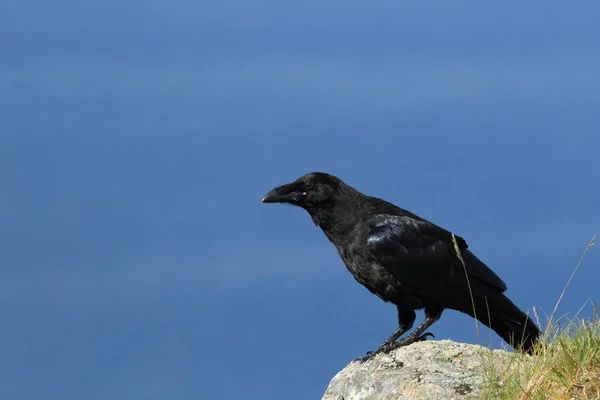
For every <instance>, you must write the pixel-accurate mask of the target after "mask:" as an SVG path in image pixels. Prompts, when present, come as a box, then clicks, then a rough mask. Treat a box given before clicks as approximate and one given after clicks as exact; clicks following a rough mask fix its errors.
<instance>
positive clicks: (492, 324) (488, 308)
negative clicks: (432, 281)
mask: <svg viewBox="0 0 600 400" xmlns="http://www.w3.org/2000/svg"><path fill="white" fill-rule="evenodd" d="M473 304H474V305H475V309H474V310H475V312H473ZM468 308H469V310H466V309H465V310H461V311H463V312H466V313H467V314H469V315H471V316H472V317H475V318H477V319H478V320H479V321H480V322H482V323H483V324H484V325H486V326H487V327H489V328H491V329H492V330H493V331H494V332H496V333H497V334H498V335H499V336H500V337H501V338H502V339H504V340H505V341H506V342H507V343H508V344H510V345H511V346H512V347H513V348H515V349H522V350H523V351H526V352H527V353H529V354H531V353H532V352H533V348H534V345H535V343H536V342H537V341H538V340H539V339H540V337H541V332H540V330H539V329H538V327H537V326H536V325H535V323H534V322H533V320H532V319H531V317H530V316H528V315H526V314H525V313H524V312H523V311H521V310H520V309H519V308H518V307H517V306H516V305H515V304H514V303H513V302H512V301H510V299H508V297H506V296H505V295H504V294H503V293H493V294H491V295H488V296H475V298H474V299H473V303H472V304H471V306H470V307H468Z"/></svg>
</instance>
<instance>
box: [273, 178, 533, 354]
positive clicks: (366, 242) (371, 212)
mask: <svg viewBox="0 0 600 400" xmlns="http://www.w3.org/2000/svg"><path fill="white" fill-rule="evenodd" d="M262 202H263V203H288V204H291V205H294V206H299V207H302V208H303V209H305V210H306V211H307V212H308V213H309V214H310V216H311V217H312V220H313V221H314V223H315V224H316V225H317V226H318V227H320V228H321V229H322V230H323V232H324V233H325V235H326V236H327V238H328V239H329V241H331V242H332V243H333V245H334V246H335V247H336V249H337V251H338V254H339V255H340V257H341V258H342V260H343V262H344V264H345V265H346V267H347V268H348V270H349V271H350V272H351V273H352V275H353V276H354V278H355V279H356V280H357V281H358V282H359V283H361V284H362V285H364V286H365V287H366V288H367V289H368V290H369V291H371V292H372V293H374V294H375V295H377V296H378V297H380V298H381V299H382V300H383V301H384V302H390V303H392V304H394V305H396V308H397V311H398V329H397V330H396V331H395V332H394V333H393V334H392V335H391V336H390V337H389V338H387V339H386V340H385V341H384V342H383V344H381V346H380V347H379V348H378V349H377V350H376V351H369V352H368V353H367V356H366V357H364V358H363V360H366V359H368V358H369V357H372V356H373V355H374V354H377V353H381V352H383V353H387V352H389V351H391V350H393V349H396V348H398V347H400V346H406V345H409V344H411V343H414V342H416V341H421V340H425V339H426V338H427V336H433V335H432V334H431V333H424V332H425V331H426V330H427V328H429V327H430V326H431V325H432V324H433V323H435V322H436V321H437V320H438V319H439V318H440V317H441V315H442V312H443V311H444V309H446V308H449V309H452V310H457V311H460V312H463V313H465V314H468V315H470V316H472V317H474V318H476V319H478V320H479V321H481V322H482V323H483V324H485V325H486V326H488V327H490V328H491V329H492V330H494V331H495V332H496V333H497V334H498V335H499V336H500V337H502V339H504V340H505V341H506V342H507V343H509V344H510V345H511V346H513V347H514V348H516V349H520V350H524V351H526V352H528V353H530V354H531V353H532V352H533V348H534V344H535V342H536V341H537V340H539V338H540V336H541V332H540V330H539V329H538V328H537V326H536V325H535V324H534V323H533V321H532V320H531V319H530V318H529V317H528V316H527V315H526V314H525V313H523V312H522V311H521V310H520V309H519V308H518V307H517V306H516V305H515V304H514V303H513V302H512V301H510V300H509V299H508V298H507V297H506V296H505V295H504V292H505V291H506V289H507V287H506V284H505V283H504V282H503V281H502V279H500V278H499V277H498V275H496V274H495V273H494V272H493V271H492V270H491V269H490V268H488V267H487V266H486V265H485V264H484V263H483V262H481V261H480V260H479V258H477V257H476V256H475V255H474V254H473V253H472V252H471V251H470V250H469V249H468V246H467V243H466V241H465V240H464V239H463V238H461V237H459V236H455V235H454V234H453V233H451V232H449V231H447V230H445V229H443V228H441V227H439V226H437V225H435V224H433V223H431V222H429V221H427V220H425V219H423V218H421V217H419V216H417V215H415V214H413V213H411V212H409V211H407V210H404V209H402V208H400V207H397V206H395V205H393V204H391V203H389V202H387V201H385V200H382V199H380V198H377V197H372V196H368V195H365V194H363V193H361V192H359V191H358V190H356V189H354V188H353V187H351V186H349V185H347V184H345V183H344V182H342V181H341V180H340V179H339V178H338V177H336V176H333V175H330V174H327V173H324V172H313V173H309V174H306V175H304V176H302V177H300V178H298V179H297V180H295V181H294V182H292V183H289V184H286V185H282V186H278V187H275V188H274V189H273V190H271V191H270V192H268V193H267V194H266V195H265V196H264V198H263V199H262ZM421 309H424V311H425V320H424V321H423V322H422V323H421V324H420V325H419V326H418V327H417V328H415V329H414V330H413V331H412V332H411V333H410V334H408V335H407V336H406V337H405V338H403V339H400V340H398V339H399V338H400V337H401V336H402V335H403V334H404V333H406V332H408V331H409V330H410V329H411V328H412V326H413V324H414V321H415V318H416V314H415V310H421Z"/></svg>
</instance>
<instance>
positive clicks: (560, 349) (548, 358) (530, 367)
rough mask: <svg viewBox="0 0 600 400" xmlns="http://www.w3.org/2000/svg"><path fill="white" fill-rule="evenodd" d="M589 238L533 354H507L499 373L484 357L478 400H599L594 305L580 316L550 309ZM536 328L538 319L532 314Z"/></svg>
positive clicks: (599, 332)
mask: <svg viewBox="0 0 600 400" xmlns="http://www.w3.org/2000/svg"><path fill="white" fill-rule="evenodd" d="M594 242H595V235H594V237H593V238H592V240H591V241H590V243H589V244H588V245H587V247H586V249H585V251H584V253H583V255H582V257H581V259H580V260H579V263H578V264H577V266H576V267H575V269H574V270H573V273H572V274H571V277H570V278H569V280H568V281H567V283H566V285H565V288H564V289H563V291H562V293H561V295H560V296H559V299H558V301H557V303H556V305H555V307H554V310H553V311H552V313H551V314H550V316H548V317H546V319H547V322H546V324H545V329H543V331H544V339H543V340H542V341H540V343H539V344H538V346H537V347H536V349H535V352H534V355H533V356H529V355H525V354H522V353H517V352H511V353H510V363H509V365H508V367H507V368H504V367H503V368H502V369H499V368H498V367H497V366H496V365H494V364H493V362H492V361H491V360H492V359H491V357H489V358H488V360H489V362H487V363H486V374H485V382H484V387H483V394H482V398H483V399H498V400H509V399H510V400H513V399H523V400H525V399H533V400H538V399H539V400H546V399H553V400H554V399H556V400H563V399H565V400H566V399H600V318H599V316H598V312H597V309H596V307H595V306H594V305H593V304H591V306H592V307H593V310H592V311H593V312H592V316H591V317H589V318H580V317H579V315H580V314H581V312H582V311H583V309H584V308H585V307H587V306H590V304H585V305H584V306H583V307H582V308H581V309H580V310H578V312H577V313H576V314H575V316H574V317H572V318H567V317H566V316H565V317H562V318H559V319H557V318H555V314H556V310H557V309H558V306H559V305H560V302H561V301H562V299H563V296H564V294H565V293H566V291H567V288H568V287H569V284H570V283H571V280H572V278H573V276H574V275H575V273H576V272H577V269H578V268H579V266H580V265H581V262H582V261H583V259H584V257H585V255H586V254H587V252H588V251H589V250H590V249H591V248H592V246H593V245H594ZM534 314H535V318H536V320H537V324H538V326H542V325H541V324H540V320H539V316H538V314H537V312H535V310H534Z"/></svg>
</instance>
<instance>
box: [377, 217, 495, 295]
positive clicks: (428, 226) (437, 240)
mask: <svg viewBox="0 0 600 400" xmlns="http://www.w3.org/2000/svg"><path fill="white" fill-rule="evenodd" d="M368 225H369V227H368V231H367V247H368V249H369V251H370V252H371V254H372V255H373V256H374V257H375V258H376V259H377V261H378V262H379V263H380V264H381V265H382V266H383V267H384V268H386V269H387V270H388V271H389V272H390V273H391V274H392V275H394V277H396V279H398V280H399V281H400V282H401V283H404V284H406V285H407V286H411V287H413V288H416V289H418V290H419V291H422V290H427V288H431V290H437V289H435V288H437V287H438V285H439V282H446V283H447V284H450V283H451V282H452V283H457V282H459V283H460V284H461V285H462V284H465V283H466V279H465V278H464V267H463V264H462V262H461V260H460V258H459V257H458V255H457V252H456V249H455V245H454V242H453V239H452V233H450V232H448V231H446V230H445V229H442V228H440V227H438V226H437V225H434V224H432V223H430V222H428V221H425V220H423V219H419V218H414V217H411V216H407V215H387V214H384V215H381V214H380V215H376V216H374V217H372V218H371V219H370V220H369V224H368ZM455 239H456V243H457V245H458V248H459V249H460V253H461V256H462V257H463V259H464V261H465V266H466V270H467V274H468V275H469V279H473V278H475V279H478V280H479V281H481V282H482V283H483V284H485V285H487V286H490V287H493V288H495V289H497V290H500V291H502V292H503V291H505V290H506V284H505V283H504V282H503V281H502V280H501V279H500V278H499V277H498V276H497V275H496V274H495V273H494V272H493V271H492V270H491V269H489V268H488V267H487V266H486V265H485V264H484V263H482V262H481V261H480V260H479V259H478V258H477V257H475V255H474V254H473V253H471V252H470V251H469V250H468V249H467V247H468V246H467V243H466V242H465V240H464V239H463V238H461V237H460V236H455ZM457 274H460V275H458V276H457ZM457 278H460V279H457ZM433 282H436V284H432V283H433ZM424 294H426V293H424ZM434 294H435V293H434Z"/></svg>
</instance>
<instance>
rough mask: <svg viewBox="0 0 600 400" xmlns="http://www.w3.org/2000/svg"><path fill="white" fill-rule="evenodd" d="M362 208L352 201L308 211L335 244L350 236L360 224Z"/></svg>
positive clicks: (339, 202) (337, 202) (338, 202)
mask: <svg viewBox="0 0 600 400" xmlns="http://www.w3.org/2000/svg"><path fill="white" fill-rule="evenodd" d="M359 208H360V206H359V205H358V204H356V203H353V202H352V201H340V200H339V199H338V201H336V203H334V204H331V205H330V206H329V207H319V209H318V210H307V211H308V212H309V214H310V216H311V217H312V219H313V221H314V223H315V224H316V225H317V226H318V227H319V228H321V229H322V230H323V232H324V233H325V235H326V236H327V237H328V238H329V240H331V241H332V242H334V243H335V241H336V239H340V238H342V237H344V236H345V235H348V234H350V233H351V232H352V231H353V230H354V229H355V228H356V224H357V222H358V215H359Z"/></svg>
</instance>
